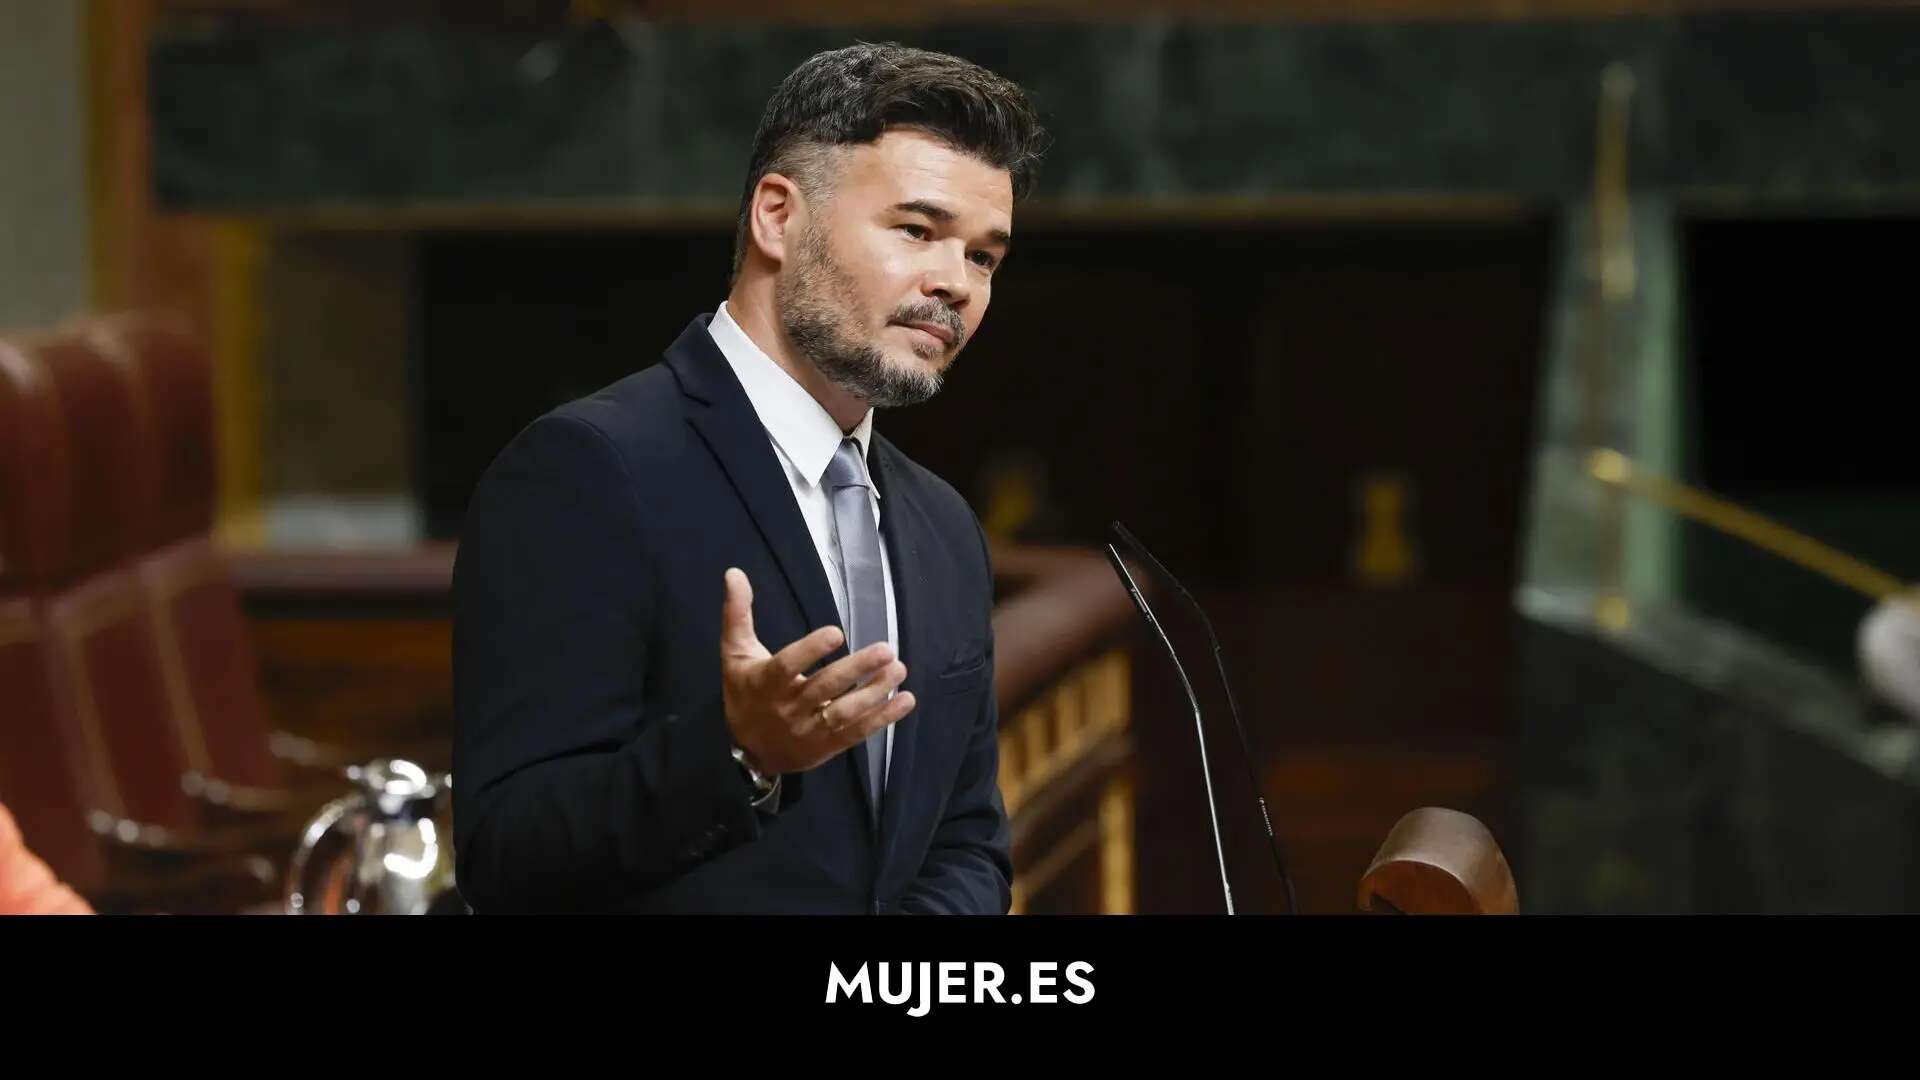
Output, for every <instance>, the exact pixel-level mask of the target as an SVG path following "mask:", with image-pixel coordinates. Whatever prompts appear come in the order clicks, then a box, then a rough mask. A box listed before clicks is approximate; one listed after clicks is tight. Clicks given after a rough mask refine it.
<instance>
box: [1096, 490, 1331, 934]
mask: <svg viewBox="0 0 1920 1080" xmlns="http://www.w3.org/2000/svg"><path fill="white" fill-rule="evenodd" d="M1113 531H1114V534H1115V535H1116V536H1118V537H1119V538H1120V540H1121V542H1122V543H1124V544H1126V545H1127V547H1129V548H1131V549H1132V550H1133V552H1134V554H1136V555H1138V556H1140V558H1141V560H1142V561H1144V562H1145V563H1146V564H1147V565H1148V566H1151V567H1152V568H1153V569H1154V571H1155V572H1157V573H1158V574H1159V576H1160V577H1161V578H1162V579H1164V580H1165V581H1166V582H1167V584H1169V585H1171V586H1173V589H1174V591H1175V592H1177V593H1179V594H1180V596H1181V597H1182V598H1183V599H1185V600H1186V602H1187V606H1188V607H1190V608H1192V609H1193V613H1194V614H1195V615H1197V616H1199V617H1200V625H1201V626H1203V627H1205V628H1206V631H1207V640H1208V641H1209V642H1210V643H1211V644H1212V646H1213V662H1214V666H1215V668H1216V669H1218V671H1219V673H1220V686H1221V688H1222V689H1223V690H1225V691H1226V694H1227V715H1228V717H1229V718H1230V719H1232V721H1233V729H1234V732H1235V733H1236V734H1237V735H1238V736H1239V739H1240V759H1241V761H1242V762H1243V763H1244V764H1245V765H1246V769H1247V782H1248V783H1249V784H1250V785H1251V786H1252V787H1253V794H1254V798H1255V799H1257V800H1258V801H1259V804H1260V823H1261V825H1262V826H1263V827H1264V828H1265V829H1266V833H1267V848H1268V850H1269V851H1270V852H1272V854H1273V868H1274V871H1275V872H1276V873H1278V874H1279V875H1280V883H1281V884H1282V885H1283V886H1285V888H1286V895H1287V913H1288V914H1289V915H1293V914H1298V913H1299V908H1300V905H1299V900H1298V898H1297V897H1296V896H1295V895H1294V891H1293V878H1292V876H1291V875H1289V874H1288V873H1287V862H1286V857H1285V856H1284V855H1283V854H1282V853H1281V851H1280V840H1279V838H1278V837H1276V836H1275V835H1274V833H1273V815H1272V814H1271V812H1270V811H1269V810H1268V808H1267V796H1266V792H1265V791H1263V790H1262V789H1261V786H1260V776H1259V771H1258V770H1257V769H1256V768H1255V767H1254V764H1253V750H1252V748H1251V746H1250V745H1249V743H1248V742H1247V731H1246V728H1245V727H1243V726H1242V725H1241V723H1240V711H1239V709H1238V708H1237V707H1235V705H1234V701H1233V684H1232V682H1231V681H1229V680H1228V679H1227V665H1226V660H1225V659H1224V655H1223V653H1222V650H1221V648H1220V638H1219V637H1218V636H1217V635H1216V634H1215V633H1214V632H1213V620H1211V619H1209V618H1207V613H1206V610H1205V609H1204V608H1202V607H1201V606H1200V601H1198V600H1196V599H1194V596H1193V594H1192V593H1191V592H1188V591H1187V587H1186V586H1185V585H1182V584H1181V583H1180V579H1179V578H1177V577H1174V576H1173V571H1171V570H1168V569H1167V568H1166V566H1165V565H1163V564H1162V563H1161V562H1160V560H1159V559H1156V558H1154V557H1153V553H1152V552H1150V551H1148V550H1147V546H1146V545H1145V544H1142V543H1141V542H1140V540H1139V539H1138V538H1137V537H1135V536H1134V535H1133V533H1131V532H1129V531H1127V527H1126V526H1125V525H1122V524H1120V523H1119V522H1118V521H1116V522H1113ZM1106 549H1107V561H1109V562H1111V563H1112V564H1113V569H1114V571H1115V572H1116V573H1117V574H1119V576H1120V581H1121V584H1123V585H1124V586H1126V589H1127V595H1128V596H1129V597H1131V598H1132V599H1133V606H1134V607H1135V608H1137V609H1138V610H1139V612H1140V615H1141V617H1142V618H1143V619H1145V620H1146V623H1147V625H1148V626H1149V627H1151V628H1152V630H1153V632H1154V634H1155V635H1156V636H1158V637H1159V639H1160V644H1161V646H1162V647H1163V648H1165V649H1166V651H1167V658H1168V659H1170V660H1172V661H1173V669H1174V671H1175V672H1176V673H1178V674H1179V676H1180V685H1181V687H1182V688H1183V689H1185V690H1186V693H1187V702H1188V704H1189V705H1191V706H1192V708H1193V724H1194V731H1195V733H1196V734H1197V735H1198V737H1199V740H1200V772H1201V776H1202V778H1203V779H1204V780H1205V783H1206V789H1207V811H1208V813H1209V814H1210V815H1211V817H1212V819H1213V849H1214V854H1215V855H1216V856H1217V857H1218V858H1219V861H1220V888H1221V890H1222V891H1223V892H1224V893H1225V895H1226V901H1227V914H1229V915H1231V914H1233V913H1234V911H1233V889H1232V887H1231V886H1230V885H1228V883H1227V858H1226V853H1225V850H1224V848H1222V846H1221V843H1220V810H1219V806H1218V804H1217V803H1216V802H1215V801H1214V797H1213V774H1212V772H1211V770H1210V769H1209V768H1208V765H1207V737H1206V729H1205V726H1204V724H1203V723H1202V722H1201V719H1200V699H1199V698H1198V697H1197V696H1195V694H1194V692H1193V683H1192V682H1190V681H1189V680H1188V679H1187V670H1186V668H1185V666H1183V665H1182V664H1181V663H1180V657H1179V654H1178V653H1176V652H1175V651H1174V648H1173V642H1172V641H1171V640H1170V639H1169V638H1168V637H1167V632H1166V631H1165V630H1164V629H1162V628H1161V626H1160V620H1159V619H1158V618H1155V617H1154V614H1153V608H1152V607H1151V606H1150V605H1149V604H1148V603H1147V598H1146V597H1145V596H1143V595H1141V592H1140V588H1139V586H1138V585H1136V584H1135V583H1134V580H1133V575H1132V574H1131V573H1130V572H1128V570H1127V567H1126V564H1125V563H1124V562H1123V561H1121V558H1120V552H1119V551H1118V550H1117V549H1116V548H1115V547H1114V546H1113V545H1112V544H1111V543H1109V544H1108V545H1106Z"/></svg>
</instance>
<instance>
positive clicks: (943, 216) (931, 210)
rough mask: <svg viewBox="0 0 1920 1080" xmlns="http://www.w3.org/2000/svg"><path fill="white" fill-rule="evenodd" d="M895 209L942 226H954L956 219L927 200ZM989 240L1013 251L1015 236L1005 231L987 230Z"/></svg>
mask: <svg viewBox="0 0 1920 1080" xmlns="http://www.w3.org/2000/svg"><path fill="white" fill-rule="evenodd" d="M893 208H894V209H895V210H897V211H899V212H901V213H903V214H920V215H923V216H925V217H928V218H931V219H932V220H934V221H937V222H939V223H940V224H942V225H951V224H953V221H954V217H955V215H954V212H953V211H951V210H949V209H947V208H946V207H944V206H941V205H940V204H938V203H930V202H927V201H926V200H925V199H913V200H910V201H908V202H903V203H894V204H893ZM987 239H989V240H992V241H993V242H994V243H996V244H999V245H1000V246H1001V247H1002V248H1005V249H1006V250H1008V251H1011V250H1013V234H1012V233H1009V232H1007V230H1005V229H989V230H987Z"/></svg>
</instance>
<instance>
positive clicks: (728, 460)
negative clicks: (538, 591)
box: [666, 315, 911, 829]
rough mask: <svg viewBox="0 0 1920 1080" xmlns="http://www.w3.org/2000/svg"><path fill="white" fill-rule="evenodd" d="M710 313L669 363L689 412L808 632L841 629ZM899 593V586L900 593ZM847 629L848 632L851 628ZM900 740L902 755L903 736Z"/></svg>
mask: <svg viewBox="0 0 1920 1080" xmlns="http://www.w3.org/2000/svg"><path fill="white" fill-rule="evenodd" d="M710 318H711V316H709V315H701V316H698V317H697V318H695V319H694V321H693V323H692V324H691V325H690V326H688V327H687V329H686V330H685V331H684V332H682V333H681V335H680V338H679V340H677V341H675V342H674V343H673V345H672V346H670V347H669V348H668V349H667V353H666V360H667V365H668V366H669V367H671V368H672V369H673V372H674V374H675V376H676V377H678V378H679V380H680V387H681V389H682V390H683V391H684V392H685V393H686V395H687V396H688V397H690V398H693V399H694V400H695V401H696V402H698V404H697V405H696V406H695V407H694V408H692V409H689V410H688V414H687V417H688V422H689V423H691V424H692V425H693V428H694V430H695V431H696V432H698V433H699V435H700V438H701V439H702V440H703V441H705V442H706V444H707V446H708V448H709V449H711V450H712V451H713V455H714V457H716V458H718V459H719V461H720V466H721V468H723V469H725V470H726V473H727V479H729V480H731V481H732V482H733V487H734V490H735V491H737V492H738V493H739V495H740V501H741V502H743V503H745V504H746V506H747V512H748V514H750V515H751V516H752V517H753V521H754V524H755V525H756V526H757V527H758V528H759V530H760V535H761V538H762V539H764V540H765V541H766V543H767V547H768V548H770V549H771V550H772V551H773V556H774V560H775V561H776V562H778V563H779V564H780V572H781V575H782V576H783V577H785V578H786V580H787V585H788V586H789V587H790V588H791V589H792V590H793V596H794V599H795V600H796V601H797V602H798V603H799V605H800V612H801V614H802V615H803V616H804V618H805V622H806V625H805V626H804V627H803V628H802V630H801V633H802V634H806V633H810V632H812V631H814V630H817V629H819V628H820V627H822V626H841V619H840V609H839V607H838V606H836V605H835V604H834V602H833V590H832V588H831V587H830V586H829V585H828V584H827V575H826V571H825V570H824V569H823V568H822V567H821V566H820V551H819V549H818V548H815V547H814V546H813V534H812V533H810V532H808V531H807V522H806V519H805V518H803V517H801V516H800V507H799V505H798V504H797V503H795V502H794V499H793V487H792V485H791V484H789V483H788V482H787V476H786V473H785V472H783V471H782V470H781V467H780V459H779V457H778V456H777V455H776V454H775V453H774V451H773V445H772V444H771V443H770V442H769V441H768V440H767V429H766V426H765V425H764V424H762V423H761V422H760V415H759V414H758V413H756V412H754V411H753V402H752V401H750V400H748V398H747V392H746V391H745V390H744V389H742V388H741V386H740V381H739V380H738V379H737V378H735V377H734V374H733V369H732V368H731V367H729V366H728V364H727V358H726V357H725V356H724V355H722V354H721V352H720V346H718V345H715V344H714V343H713V337H712V335H710V334H708V333H707V320H708V319H710ZM876 482H878V481H876ZM891 554H892V553H891V552H889V555H890V556H891ZM896 565H897V564H896ZM754 587H755V591H756V594H758V590H759V589H760V588H761V587H762V586H761V585H760V583H758V582H756V583H755V586H754ZM898 590H899V586H897V585H896V586H895V591H896V593H897V592H898ZM896 599H897V597H896ZM902 618H903V619H904V616H903V617H902ZM841 629H842V630H843V631H844V630H845V627H844V626H841ZM767 647H768V648H769V649H772V650H773V651H775V652H778V651H779V649H780V644H779V643H774V642H768V643H767ZM845 655H847V648H846V646H844V645H842V646H841V647H840V648H838V649H836V650H834V652H833V654H832V655H831V656H829V657H828V658H827V659H826V660H825V661H824V663H832V662H833V661H834V660H837V659H839V658H840V657H843V656H845ZM909 679H911V668H909ZM895 738H896V746H895V753H896V754H897V753H898V752H899V747H898V745H897V739H898V736H895ZM841 756H843V757H845V758H846V759H847V760H848V762H849V763H850V764H851V765H852V766H853V777H854V782H855V783H856V784H857V785H858V786H859V796H858V797H859V799H860V803H861V805H863V806H866V807H867V813H868V823H869V824H870V825H872V826H874V827H875V828H876V829H877V828H878V822H877V821H876V820H875V817H876V815H875V814H874V808H873V806H872V802H873V800H872V799H871V798H869V797H868V796H867V791H868V790H869V789H868V783H867V776H868V774H869V771H870V770H869V767H868V765H867V755H866V751H865V749H864V748H862V747H859V746H856V747H854V748H853V749H852V750H851V751H849V752H847V753H845V754H843V755H841Z"/></svg>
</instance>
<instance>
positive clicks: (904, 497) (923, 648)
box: [863, 437, 937, 866]
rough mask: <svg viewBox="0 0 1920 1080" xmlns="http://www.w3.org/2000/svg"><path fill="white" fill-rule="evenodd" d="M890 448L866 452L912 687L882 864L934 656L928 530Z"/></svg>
mask: <svg viewBox="0 0 1920 1080" xmlns="http://www.w3.org/2000/svg"><path fill="white" fill-rule="evenodd" d="M895 454H896V451H895V450H894V449H893V446H892V444H890V443H888V442H886V441H885V440H883V439H880V438H878V437H876V438H875V439H874V440H873V448H872V450H871V451H870V452H869V454H868V457H869V458H871V459H873V462H874V464H875V466H876V467H875V468H874V469H873V479H874V484H875V485H876V486H877V487H878V488H879V489H880V524H881V534H882V540H883V541H884V542H885V544H886V545H887V560H888V562H889V564H890V565H891V568H892V570H893V575H892V576H893V603H894V608H895V610H896V612H897V613H898V614H897V618H898V620H899V624H900V641H899V642H898V643H897V647H898V648H899V650H900V658H901V662H902V663H904V664H906V665H907V678H906V681H905V682H904V683H902V684H901V689H902V690H906V691H911V692H912V693H913V697H914V708H913V711H912V712H910V713H908V714H907V715H906V716H905V717H904V718H903V719H901V720H900V721H899V722H898V723H896V724H894V725H893V760H892V762H891V764H890V765H889V766H888V768H887V787H886V791H885V792H884V793H882V795H881V799H880V802H881V812H880V853H881V859H882V865H883V866H884V865H885V860H886V859H887V858H888V857H889V855H890V854H891V852H890V848H891V846H892V844H893V838H894V836H895V834H896V833H897V832H898V831H899V827H900V814H901V811H902V809H903V808H904V806H905V803H906V801H907V800H908V799H909V798H911V796H912V794H913V792H912V784H913V765H914V757H915V752H916V750H917V749H918V743H919V732H920V718H921V717H922V716H923V715H924V714H925V712H926V704H927V695H926V687H927V685H928V684H929V683H930V682H931V681H932V678H933V676H934V675H935V674H937V673H936V672H934V671H932V670H930V669H929V668H928V666H927V665H929V664H932V663H933V662H934V660H933V654H932V652H931V651H930V649H929V643H928V641H927V633H926V628H927V622H926V616H927V613H928V607H927V605H928V603H929V601H930V598H929V597H928V596H927V592H926V588H925V583H926V575H925V568H926V558H927V556H928V555H929V554H930V552H931V548H930V547H929V544H930V542H931V540H932V534H931V529H930V527H929V526H928V524H927V521H926V518H925V517H924V516H923V515H922V513H921V510H920V507H919V505H918V504H916V503H915V502H914V501H913V497H912V493H911V492H910V491H909V490H908V485H907V484H905V483H902V482H900V476H901V472H902V470H901V469H900V467H899V464H898V462H897V461H896V460H895ZM863 790H864V789H863Z"/></svg>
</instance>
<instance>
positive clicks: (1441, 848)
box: [1359, 806, 1520, 915]
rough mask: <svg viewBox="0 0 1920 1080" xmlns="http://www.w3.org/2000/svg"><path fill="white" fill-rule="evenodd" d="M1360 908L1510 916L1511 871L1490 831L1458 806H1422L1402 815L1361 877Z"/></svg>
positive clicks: (1515, 902) (1515, 899) (1513, 903)
mask: <svg viewBox="0 0 1920 1080" xmlns="http://www.w3.org/2000/svg"><path fill="white" fill-rule="evenodd" d="M1359 904H1360V909H1361V910H1362V911H1369V912H1373V913H1376V914H1408V915H1514V914H1517V913H1518V912H1519V910H1520V901H1519V896H1518V894H1517V892H1516V890H1515V888H1514V884H1513V871H1512V870H1511V869H1510V868H1509V867H1508V866H1507V858H1506V855H1505V854H1503V853H1502V852H1501V850H1500V845H1499V844H1498V843H1497V842H1495V840H1494V838H1493V834H1492V833H1490V832H1488V831H1487V829H1486V826H1484V825H1482V824H1480V822H1479V820H1478V819H1476V818H1474V817H1472V816H1471V815H1468V814H1463V813H1460V812H1459V811H1457V810H1447V809H1444V808H1441V807H1434V806H1426V807H1421V808H1420V809H1418V810H1414V811H1412V812H1410V813H1408V814H1407V816H1405V817H1403V818H1401V819H1400V823H1399V824H1397V825H1395V826H1394V827H1393V831H1392V832H1391V833H1389V834H1388V835H1387V841H1386V843H1384V844H1382V845H1381V846H1380V852H1379V854H1378V855H1376V856H1374V860H1373V865H1372V866H1369V867H1368V868H1367V872H1366V874H1365V875H1363V876H1362V877H1361V879H1360V890H1359Z"/></svg>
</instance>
